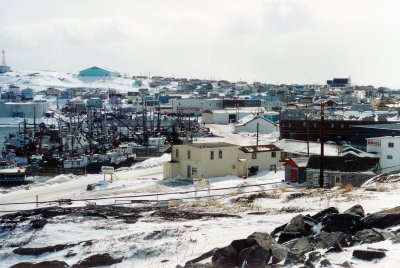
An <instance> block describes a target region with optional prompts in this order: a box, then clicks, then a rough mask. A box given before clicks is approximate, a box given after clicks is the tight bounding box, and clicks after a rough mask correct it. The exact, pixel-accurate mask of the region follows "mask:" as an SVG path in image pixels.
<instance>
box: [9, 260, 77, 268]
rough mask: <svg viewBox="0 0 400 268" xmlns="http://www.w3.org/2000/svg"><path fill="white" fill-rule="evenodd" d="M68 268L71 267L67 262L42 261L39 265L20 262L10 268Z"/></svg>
mask: <svg viewBox="0 0 400 268" xmlns="http://www.w3.org/2000/svg"><path fill="white" fill-rule="evenodd" d="M49 267H51V268H68V267H70V266H69V265H68V264H67V263H66V262H63V261H42V262H37V263H32V262H20V263H17V264H14V265H12V266H10V268H49Z"/></svg>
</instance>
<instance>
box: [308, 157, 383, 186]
mask: <svg viewBox="0 0 400 268" xmlns="http://www.w3.org/2000/svg"><path fill="white" fill-rule="evenodd" d="M320 164H321V157H320V156H319V155H313V156H311V157H310V159H309V161H308V163H307V184H308V185H310V186H318V185H319V174H320V170H319V169H320ZM323 164H324V187H328V188H330V187H334V186H339V185H341V184H351V185H353V186H356V187H359V186H361V185H362V184H363V183H364V182H366V181H367V180H369V179H370V178H372V177H373V176H375V175H377V174H378V171H379V170H380V165H379V158H375V157H374V158H373V157H354V156H324V162H323Z"/></svg>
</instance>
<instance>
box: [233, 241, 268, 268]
mask: <svg viewBox="0 0 400 268" xmlns="http://www.w3.org/2000/svg"><path fill="white" fill-rule="evenodd" d="M239 257H240V263H242V264H243V263H245V264H246V266H245V267H249V268H256V267H260V268H261V267H262V268H264V267H265V264H267V263H268V262H269V259H270V258H271V253H270V251H267V250H265V249H264V248H263V247H261V246H259V245H253V246H251V247H249V248H246V249H244V250H242V251H241V252H240V254H239Z"/></svg>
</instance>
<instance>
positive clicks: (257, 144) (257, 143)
mask: <svg viewBox="0 0 400 268" xmlns="http://www.w3.org/2000/svg"><path fill="white" fill-rule="evenodd" d="M259 125H260V124H259V123H257V141H256V146H257V147H258V129H259Z"/></svg>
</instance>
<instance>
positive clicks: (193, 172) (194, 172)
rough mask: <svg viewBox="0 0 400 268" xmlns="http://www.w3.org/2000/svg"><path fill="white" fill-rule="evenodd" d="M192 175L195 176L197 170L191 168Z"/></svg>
mask: <svg viewBox="0 0 400 268" xmlns="http://www.w3.org/2000/svg"><path fill="white" fill-rule="evenodd" d="M192 175H193V176H197V168H195V167H192Z"/></svg>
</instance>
